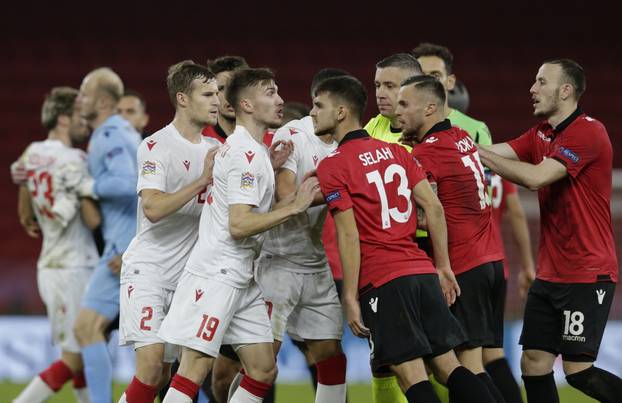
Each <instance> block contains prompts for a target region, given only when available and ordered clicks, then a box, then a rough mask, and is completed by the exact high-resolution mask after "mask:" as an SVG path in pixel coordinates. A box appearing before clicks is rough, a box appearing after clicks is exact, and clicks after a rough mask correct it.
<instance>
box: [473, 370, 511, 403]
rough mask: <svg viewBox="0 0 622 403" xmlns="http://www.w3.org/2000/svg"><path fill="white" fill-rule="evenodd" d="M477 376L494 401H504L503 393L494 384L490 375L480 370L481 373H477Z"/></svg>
mask: <svg viewBox="0 0 622 403" xmlns="http://www.w3.org/2000/svg"><path fill="white" fill-rule="evenodd" d="M477 377H478V378H479V380H480V381H482V382H483V383H484V385H486V388H488V391H489V392H490V394H491V395H492V397H493V399H495V402H497V403H505V399H504V398H503V395H502V394H501V392H500V391H499V389H498V388H497V386H495V383H494V382H493V381H492V378H491V377H490V375H488V374H487V373H485V372H482V373H481V374H477Z"/></svg>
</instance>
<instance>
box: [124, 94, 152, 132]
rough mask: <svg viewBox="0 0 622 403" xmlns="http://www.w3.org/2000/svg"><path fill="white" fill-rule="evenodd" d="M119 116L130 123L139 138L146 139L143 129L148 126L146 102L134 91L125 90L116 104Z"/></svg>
mask: <svg viewBox="0 0 622 403" xmlns="http://www.w3.org/2000/svg"><path fill="white" fill-rule="evenodd" d="M117 110H118V112H119V115H121V117H123V119H125V120H127V121H128V122H130V124H131V125H132V126H134V129H136V131H137V132H138V133H140V135H141V136H144V137H146V135H145V127H147V125H148V124H149V114H148V113H147V101H145V98H144V97H143V96H142V95H141V94H139V93H138V92H136V91H132V90H126V91H125V93H124V94H123V96H122V97H121V99H120V100H119V103H118V104H117Z"/></svg>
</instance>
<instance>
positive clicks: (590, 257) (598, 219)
mask: <svg viewBox="0 0 622 403" xmlns="http://www.w3.org/2000/svg"><path fill="white" fill-rule="evenodd" d="M508 144H509V145H510V146H511V147H512V149H514V151H515V152H516V155H517V156H518V158H519V159H520V160H521V161H525V162H529V163H531V164H539V163H541V162H542V161H543V160H544V159H545V158H554V159H556V160H557V161H559V162H561V163H562V164H564V166H565V167H566V169H567V172H568V175H567V176H566V177H564V178H562V179H560V180H558V181H557V182H554V183H552V184H550V185H548V186H545V187H543V188H541V189H539V190H538V200H539V202H540V231H541V235H540V245H539V248H538V259H537V277H538V278H539V279H541V280H545V281H551V282H558V283H593V282H596V281H598V280H601V279H611V280H612V281H617V279H618V263H617V259H616V251H615V243H614V239H613V228H612V224H611V208H610V203H611V187H612V185H611V179H612V164H613V150H612V147H611V141H610V140H609V135H608V133H607V129H606V128H605V126H604V125H603V124H602V123H601V122H599V121H598V120H596V119H593V118H591V117H589V116H587V115H586V114H584V113H583V112H582V111H581V110H580V109H577V110H576V111H575V112H574V113H572V114H571V115H570V116H569V117H568V118H567V119H566V120H564V121H563V122H561V123H560V124H559V125H557V127H556V128H553V127H552V126H551V125H550V124H549V123H548V122H542V123H540V124H538V125H536V126H534V127H532V128H531V129H529V130H528V131H527V132H525V133H524V134H522V135H521V136H520V137H518V138H516V139H514V140H511V141H509V142H508Z"/></svg>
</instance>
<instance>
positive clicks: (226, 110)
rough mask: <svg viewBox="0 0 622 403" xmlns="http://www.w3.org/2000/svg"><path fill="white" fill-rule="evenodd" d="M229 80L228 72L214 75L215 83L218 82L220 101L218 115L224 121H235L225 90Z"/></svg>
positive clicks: (229, 74)
mask: <svg viewBox="0 0 622 403" xmlns="http://www.w3.org/2000/svg"><path fill="white" fill-rule="evenodd" d="M229 80H231V72H230V71H221V72H220V73H218V74H216V81H217V82H218V99H219V100H220V106H219V107H218V113H219V114H220V116H222V117H224V118H225V119H228V120H235V110H234V109H233V106H231V104H230V103H229V102H227V88H229Z"/></svg>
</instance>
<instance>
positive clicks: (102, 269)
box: [74, 258, 119, 403]
mask: <svg viewBox="0 0 622 403" xmlns="http://www.w3.org/2000/svg"><path fill="white" fill-rule="evenodd" d="M118 313H119V277H118V276H117V275H114V274H113V273H112V272H111V271H110V269H109V268H108V266H107V259H106V258H102V259H101V260H100V263H99V265H98V266H97V268H95V270H94V272H93V275H92V276H91V279H90V282H89V285H88V288H87V290H86V293H85V295H84V299H83V301H82V309H81V310H80V312H79V313H78V317H77V319H76V322H75V325H74V334H75V336H76V338H77V340H78V343H79V344H80V346H81V348H82V359H83V360H84V374H85V377H86V380H87V387H88V391H89V397H90V399H91V402H92V403H100V402H101V403H109V402H110V401H111V400H112V362H111V360H110V353H109V352H108V345H107V341H106V336H105V331H106V328H107V327H108V325H109V324H110V323H111V322H112V320H114V319H115V317H116V316H117V315H118Z"/></svg>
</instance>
